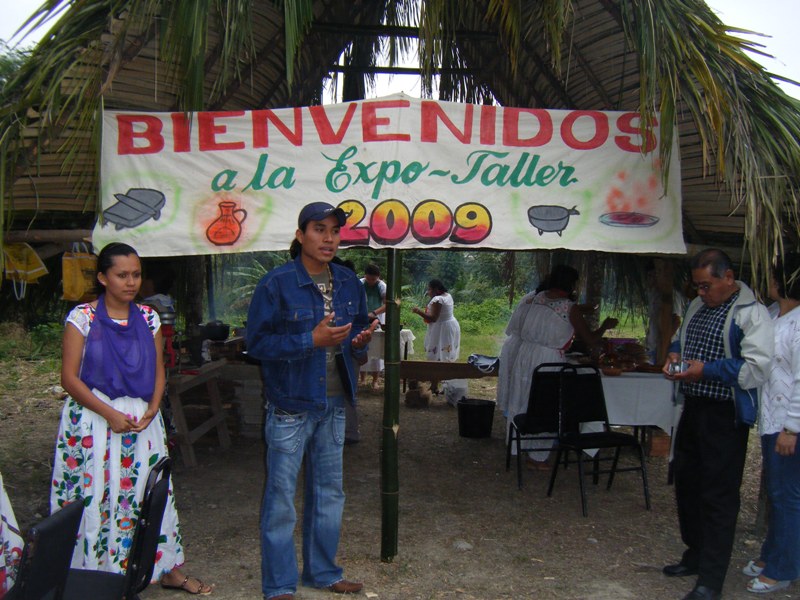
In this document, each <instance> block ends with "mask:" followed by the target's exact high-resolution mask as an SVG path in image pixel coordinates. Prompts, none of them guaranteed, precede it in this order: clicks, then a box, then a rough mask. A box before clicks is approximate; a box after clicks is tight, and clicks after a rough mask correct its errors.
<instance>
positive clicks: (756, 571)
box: [742, 560, 764, 577]
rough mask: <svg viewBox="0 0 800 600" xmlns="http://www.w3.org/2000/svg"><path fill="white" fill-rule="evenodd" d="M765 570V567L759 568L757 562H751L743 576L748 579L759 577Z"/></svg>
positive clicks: (746, 566) (743, 571)
mask: <svg viewBox="0 0 800 600" xmlns="http://www.w3.org/2000/svg"><path fill="white" fill-rule="evenodd" d="M763 570H764V567H759V566H758V561H757V560H751V561H750V562H748V563H747V564H746V565H745V567H744V568H743V569H742V574H743V575H747V576H748V577H758V576H759V575H761V571H763Z"/></svg>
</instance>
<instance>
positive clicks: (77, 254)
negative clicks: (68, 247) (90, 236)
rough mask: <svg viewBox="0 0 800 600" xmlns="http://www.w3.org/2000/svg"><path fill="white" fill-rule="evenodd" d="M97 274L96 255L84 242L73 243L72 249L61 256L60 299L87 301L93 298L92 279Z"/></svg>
mask: <svg viewBox="0 0 800 600" xmlns="http://www.w3.org/2000/svg"><path fill="white" fill-rule="evenodd" d="M96 274H97V257H96V256H95V255H94V254H92V253H91V252H89V249H88V248H87V246H86V244H80V245H79V244H73V245H72V251H68V252H64V256H63V257H62V258H61V277H62V279H63V283H64V294H63V296H61V299H62V300H71V301H75V302H89V301H90V300H94V299H95V297H96V295H95V293H94V280H95V275H96Z"/></svg>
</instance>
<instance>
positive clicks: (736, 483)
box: [663, 248, 774, 600]
mask: <svg viewBox="0 0 800 600" xmlns="http://www.w3.org/2000/svg"><path fill="white" fill-rule="evenodd" d="M691 269H692V282H693V284H694V287H695V289H696V290H697V293H698V297H697V298H695V299H694V300H693V301H692V303H691V304H690V305H689V308H688V309H687V311H686V315H685V316H684V319H683V324H682V326H681V328H680V330H679V336H678V338H677V339H676V340H675V341H674V342H673V344H672V345H671V346H670V348H669V355H668V358H667V362H666V364H665V365H664V373H665V375H666V376H667V377H668V378H669V379H674V380H676V381H679V382H680V391H681V393H682V394H683V396H684V399H685V400H684V408H683V414H682V415H681V420H680V423H679V424H678V430H677V433H676V438H675V458H674V461H673V464H674V468H675V499H676V501H677V505H678V522H679V524H680V529H681V538H682V539H683V542H684V543H685V544H686V546H687V548H686V550H685V551H684V553H683V557H682V558H681V561H680V562H679V563H677V564H673V565H667V566H666V567H664V569H663V570H664V574H665V575H667V576H669V577H683V576H691V575H697V576H698V577H697V583H696V585H695V587H694V589H693V590H692V591H691V592H689V594H688V595H686V596H685V597H684V600H717V599H718V598H720V596H721V593H722V585H723V582H724V581H725V575H726V573H727V570H728V563H729V562H730V558H731V552H732V550H733V539H734V535H735V533H736V520H737V517H738V515H739V502H740V500H739V488H740V487H741V484H742V474H743V472H744V462H745V456H746V454H747V438H748V435H749V431H750V427H752V426H753V423H755V420H756V416H757V415H758V388H759V387H760V386H761V385H762V384H763V383H764V381H766V378H767V375H768V373H769V366H770V362H771V361H772V355H773V346H774V340H773V332H772V327H773V326H772V320H771V319H770V317H769V315H768V314H767V309H766V308H765V307H764V305H763V304H761V303H760V302H758V300H756V297H755V295H754V294H753V292H752V290H751V289H750V288H749V287H747V285H745V284H744V283H743V282H741V281H737V280H736V278H735V276H734V272H733V265H732V263H731V260H730V258H728V256H727V255H726V254H725V253H724V252H722V251H721V250H717V249H713V248H711V249H708V250H703V251H702V252H700V253H699V254H697V255H696V256H695V257H694V258H693V259H692V261H691ZM681 364H682V367H681V368H680V369H678V371H677V372H676V371H675V369H674V367H673V368H670V366H671V365H675V366H677V365H681Z"/></svg>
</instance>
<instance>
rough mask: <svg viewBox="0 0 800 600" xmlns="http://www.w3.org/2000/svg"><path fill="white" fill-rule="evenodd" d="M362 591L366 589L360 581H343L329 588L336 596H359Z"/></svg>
mask: <svg viewBox="0 0 800 600" xmlns="http://www.w3.org/2000/svg"><path fill="white" fill-rule="evenodd" d="M362 589H364V584H363V583H361V582H360V581H347V579H341V580H339V581H337V582H336V583H334V584H332V585H329V586H328V590H330V591H331V592H333V593H334V594H357V593H358V592H360V591H361V590H362Z"/></svg>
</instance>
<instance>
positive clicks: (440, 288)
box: [428, 279, 447, 296]
mask: <svg viewBox="0 0 800 600" xmlns="http://www.w3.org/2000/svg"><path fill="white" fill-rule="evenodd" d="M428 287H429V288H431V289H432V290H433V291H434V292H436V295H437V296H438V295H439V294H444V293H446V292H447V288H446V287H444V284H443V283H442V281H441V279H431V280H430V281H429V282H428Z"/></svg>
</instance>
